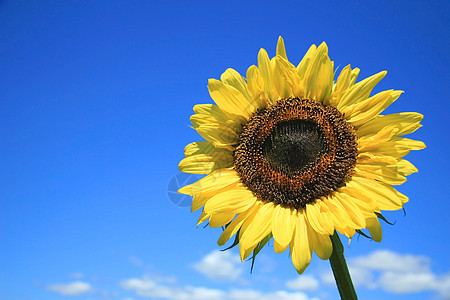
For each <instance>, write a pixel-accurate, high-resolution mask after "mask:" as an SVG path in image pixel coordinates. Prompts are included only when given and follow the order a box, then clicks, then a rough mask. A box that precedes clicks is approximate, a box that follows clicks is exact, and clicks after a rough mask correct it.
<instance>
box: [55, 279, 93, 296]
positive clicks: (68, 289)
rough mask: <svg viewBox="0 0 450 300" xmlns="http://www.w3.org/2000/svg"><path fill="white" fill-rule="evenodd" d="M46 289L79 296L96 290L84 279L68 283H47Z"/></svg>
mask: <svg viewBox="0 0 450 300" xmlns="http://www.w3.org/2000/svg"><path fill="white" fill-rule="evenodd" d="M46 289H47V290H49V291H52V292H56V293H58V294H60V295H62V296H78V295H83V294H87V293H91V292H93V291H94V289H93V288H92V287H91V285H90V284H89V283H86V282H82V281H74V282H71V283H66V284H51V285H47V286H46Z"/></svg>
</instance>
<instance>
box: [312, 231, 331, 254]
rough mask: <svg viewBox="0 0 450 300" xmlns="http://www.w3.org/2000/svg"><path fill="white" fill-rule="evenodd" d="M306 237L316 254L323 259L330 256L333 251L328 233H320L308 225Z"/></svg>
mask: <svg viewBox="0 0 450 300" xmlns="http://www.w3.org/2000/svg"><path fill="white" fill-rule="evenodd" d="M308 238H309V240H310V241H311V245H312V249H314V251H315V252H316V254H317V256H319V257H320V258H321V259H323V260H326V259H329V258H330V256H331V253H332V252H333V244H332V243H331V240H330V236H329V235H328V234H320V233H318V232H316V231H315V230H313V229H312V228H311V227H309V226H308Z"/></svg>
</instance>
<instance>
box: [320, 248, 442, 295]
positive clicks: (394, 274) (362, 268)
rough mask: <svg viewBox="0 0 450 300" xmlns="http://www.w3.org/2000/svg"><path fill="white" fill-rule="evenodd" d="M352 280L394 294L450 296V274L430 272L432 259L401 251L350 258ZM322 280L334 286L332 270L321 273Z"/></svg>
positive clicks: (358, 284)
mask: <svg viewBox="0 0 450 300" xmlns="http://www.w3.org/2000/svg"><path fill="white" fill-rule="evenodd" d="M348 265H349V270H350V273H351V275H352V280H353V283H354V285H355V286H357V287H366V288H370V289H373V288H380V289H382V290H384V291H387V292H389V293H394V294H411V293H419V292H424V291H429V292H435V293H437V294H438V295H439V296H441V297H442V298H444V299H450V274H447V275H438V274H435V273H433V272H432V271H431V268H430V265H431V259H430V258H428V257H426V256H421V255H410V254H399V253H395V252H392V251H388V250H378V251H374V252H372V253H370V254H368V255H364V256H359V257H356V258H351V259H349V260H348ZM321 279H322V282H324V283H326V284H330V285H335V282H334V277H333V273H332V272H331V270H330V271H329V272H325V273H323V274H322V276H321Z"/></svg>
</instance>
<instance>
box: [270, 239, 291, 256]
mask: <svg viewBox="0 0 450 300" xmlns="http://www.w3.org/2000/svg"><path fill="white" fill-rule="evenodd" d="M287 247H289V244H287V245H285V246H281V245H280V244H278V242H277V241H276V240H275V239H274V242H273V250H274V251H275V253H281V252H284V251H286V249H287Z"/></svg>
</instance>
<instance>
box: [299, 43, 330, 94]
mask: <svg viewBox="0 0 450 300" xmlns="http://www.w3.org/2000/svg"><path fill="white" fill-rule="evenodd" d="M303 86H304V89H305V97H306V98H313V99H315V100H316V101H319V102H322V101H323V100H324V99H325V97H327V96H329V94H330V93H331V88H332V86H333V63H332V62H331V60H330V58H329V57H328V47H327V45H326V43H325V42H323V43H322V44H320V46H319V47H318V48H317V50H316V51H315V52H314V55H313V57H312V59H311V63H310V64H309V66H308V69H307V71H306V73H305V76H304V78H303Z"/></svg>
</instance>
